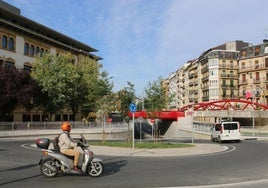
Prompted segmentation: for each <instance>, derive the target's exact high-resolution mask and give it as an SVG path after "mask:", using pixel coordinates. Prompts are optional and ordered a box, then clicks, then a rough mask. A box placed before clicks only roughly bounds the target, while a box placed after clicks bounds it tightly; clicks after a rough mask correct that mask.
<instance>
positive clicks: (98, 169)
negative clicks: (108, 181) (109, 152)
mask: <svg viewBox="0 0 268 188" xmlns="http://www.w3.org/2000/svg"><path fill="white" fill-rule="evenodd" d="M103 170H104V168H103V164H102V162H100V161H95V162H91V163H89V165H88V167H87V173H88V174H89V175H90V176H92V177H99V176H100V175H101V174H102V172H103Z"/></svg>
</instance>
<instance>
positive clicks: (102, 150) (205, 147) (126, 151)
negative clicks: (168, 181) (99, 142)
mask: <svg viewBox="0 0 268 188" xmlns="http://www.w3.org/2000/svg"><path fill="white" fill-rule="evenodd" d="M90 148H91V149H92V151H93V152H94V153H95V155H111V156H136V157H176V156H193V155H204V154H212V153H216V152H222V151H224V150H226V147H224V146H221V145H220V144H217V143H215V144H194V145H193V147H188V148H168V149H133V148H121V147H106V146H91V147H90Z"/></svg>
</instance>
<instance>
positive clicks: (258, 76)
mask: <svg viewBox="0 0 268 188" xmlns="http://www.w3.org/2000/svg"><path fill="white" fill-rule="evenodd" d="M255 76H256V80H257V81H259V80H260V73H259V72H256V73H255Z"/></svg>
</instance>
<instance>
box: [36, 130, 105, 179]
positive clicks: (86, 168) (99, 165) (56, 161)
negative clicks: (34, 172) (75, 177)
mask: <svg viewBox="0 0 268 188" xmlns="http://www.w3.org/2000/svg"><path fill="white" fill-rule="evenodd" d="M75 140H76V141H77V142H79V141H80V144H79V148H80V149H81V154H80V157H79V163H78V166H79V167H80V168H81V172H77V171H75V170H73V160H74V157H72V156H67V155H64V154H63V153H61V152H60V151H58V150H54V149H51V148H49V146H50V140H49V139H48V138H39V139H37V140H36V145H37V147H38V148H40V149H41V151H42V158H41V160H40V162H39V165H40V171H41V173H42V174H43V175H44V176H45V177H55V176H57V175H58V174H61V173H76V174H89V175H90V176H92V177H98V176H100V175H101V174H102V173H103V170H104V166H103V162H102V160H101V159H99V158H96V157H94V154H93V152H92V151H91V150H90V149H89V145H88V144H87V142H86V139H85V138H84V136H83V135H82V134H81V138H80V139H75Z"/></svg>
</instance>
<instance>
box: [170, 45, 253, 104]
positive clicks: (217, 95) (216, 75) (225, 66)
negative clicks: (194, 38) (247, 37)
mask: <svg viewBox="0 0 268 188" xmlns="http://www.w3.org/2000/svg"><path fill="white" fill-rule="evenodd" d="M245 46H248V43H245V42H243V41H233V42H229V43H225V44H222V45H220V46H217V47H214V48H211V49H209V50H207V51H205V52H203V53H202V54H201V55H200V56H199V57H198V58H197V59H195V60H191V61H188V62H187V63H186V66H184V67H183V68H181V69H179V71H177V72H178V74H179V76H178V78H182V76H181V75H183V74H184V77H183V79H180V80H178V81H177V83H178V84H177V88H178V89H177V92H178V95H177V96H180V97H179V98H178V99H177V101H178V105H177V106H178V108H181V107H182V106H184V105H188V104H192V103H199V102H205V101H212V100H220V99H230V98H239V66H238V62H239V59H238V58H239V53H240V50H241V49H242V48H243V47H245ZM182 80H183V81H182ZM173 87H174V86H173ZM173 105H174V104H173Z"/></svg>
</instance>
